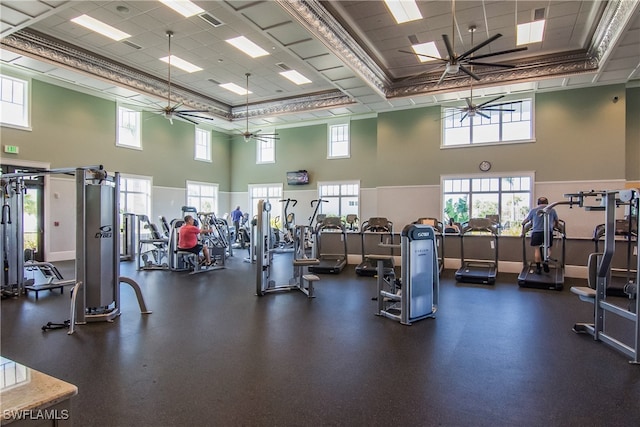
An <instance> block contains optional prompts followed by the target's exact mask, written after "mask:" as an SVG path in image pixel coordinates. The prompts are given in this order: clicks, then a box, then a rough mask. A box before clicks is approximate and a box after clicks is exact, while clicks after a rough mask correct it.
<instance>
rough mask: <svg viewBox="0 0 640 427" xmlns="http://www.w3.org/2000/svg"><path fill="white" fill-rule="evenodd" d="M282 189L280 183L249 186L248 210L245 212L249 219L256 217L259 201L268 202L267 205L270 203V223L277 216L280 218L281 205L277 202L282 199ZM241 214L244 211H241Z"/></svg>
mask: <svg viewBox="0 0 640 427" xmlns="http://www.w3.org/2000/svg"><path fill="white" fill-rule="evenodd" d="M283 187H284V186H283V184H282V183H281V182H279V183H272V184H251V185H249V188H248V189H249V208H248V209H247V211H248V212H249V218H253V217H254V216H255V215H257V213H258V212H257V207H258V201H259V200H268V201H269V203H271V219H272V222H273V220H275V218H276V217H277V216H282V203H280V202H279V201H280V200H282V198H283V194H284V192H283V191H284V190H283ZM241 210H242V207H241ZM243 212H245V211H244V210H243Z"/></svg>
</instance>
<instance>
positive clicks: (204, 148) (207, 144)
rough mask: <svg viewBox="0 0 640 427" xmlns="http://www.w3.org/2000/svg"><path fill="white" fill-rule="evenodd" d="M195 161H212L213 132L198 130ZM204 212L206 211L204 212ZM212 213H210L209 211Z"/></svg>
mask: <svg viewBox="0 0 640 427" xmlns="http://www.w3.org/2000/svg"><path fill="white" fill-rule="evenodd" d="M195 144H196V145H195V159H196V160H202V161H204V162H210V161H211V132H209V131H208V130H204V129H200V128H196V142H195ZM203 212H204V211H203ZM207 212H210V211H207Z"/></svg>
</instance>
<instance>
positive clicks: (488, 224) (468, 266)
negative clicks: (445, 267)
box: [456, 218, 499, 285]
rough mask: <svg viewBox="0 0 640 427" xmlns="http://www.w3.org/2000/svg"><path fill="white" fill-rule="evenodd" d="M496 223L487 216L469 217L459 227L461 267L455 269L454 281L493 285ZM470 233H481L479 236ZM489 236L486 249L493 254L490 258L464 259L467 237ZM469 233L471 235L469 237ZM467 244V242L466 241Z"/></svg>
mask: <svg viewBox="0 0 640 427" xmlns="http://www.w3.org/2000/svg"><path fill="white" fill-rule="evenodd" d="M498 225H499V224H498V223H497V222H495V221H493V220H491V219H489V218H471V219H470V220H469V221H468V222H466V223H464V224H462V228H461V229H460V258H461V263H462V265H461V267H460V268H459V269H458V271H456V281H457V282H465V283H480V284H483V285H493V284H494V283H495V281H496V274H497V272H498ZM472 233H482V235H481V236H478V235H472ZM487 233H488V234H489V236H490V239H489V241H490V245H489V248H488V251H490V252H491V253H492V254H493V256H492V257H491V258H490V259H465V256H464V245H465V241H467V242H468V239H469V238H472V239H473V238H478V237H482V238H483V239H486V237H487ZM470 235H471V237H469V236H470ZM467 244H468V243H467Z"/></svg>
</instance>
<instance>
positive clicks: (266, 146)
mask: <svg viewBox="0 0 640 427" xmlns="http://www.w3.org/2000/svg"><path fill="white" fill-rule="evenodd" d="M256 149H257V152H256V163H258V164H259V163H275V162H276V141H275V139H273V138H267V137H265V138H261V139H259V140H256Z"/></svg>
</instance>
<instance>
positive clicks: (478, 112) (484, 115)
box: [476, 110, 491, 119]
mask: <svg viewBox="0 0 640 427" xmlns="http://www.w3.org/2000/svg"><path fill="white" fill-rule="evenodd" d="M476 114H479V115H481V116H482V117H484V118H485V119H491V116H488V115H486V114H484V113H483V112H482V111H479V110H477V111H476Z"/></svg>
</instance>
